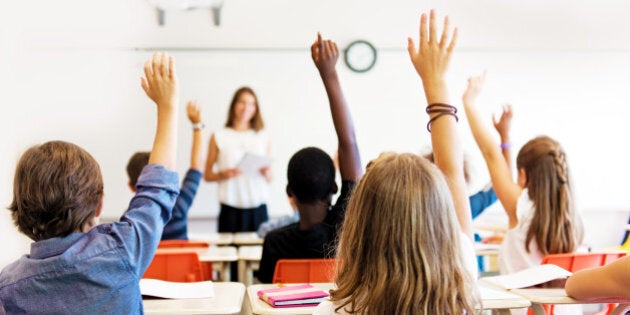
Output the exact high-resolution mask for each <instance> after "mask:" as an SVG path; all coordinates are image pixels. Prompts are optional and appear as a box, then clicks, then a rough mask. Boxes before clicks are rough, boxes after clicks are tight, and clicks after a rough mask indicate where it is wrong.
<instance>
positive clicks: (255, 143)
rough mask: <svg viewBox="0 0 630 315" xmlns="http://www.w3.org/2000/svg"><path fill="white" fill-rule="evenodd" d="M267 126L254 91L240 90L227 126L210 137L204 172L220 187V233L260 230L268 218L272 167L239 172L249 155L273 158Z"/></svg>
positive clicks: (229, 114)
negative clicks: (242, 161) (260, 226)
mask: <svg viewBox="0 0 630 315" xmlns="http://www.w3.org/2000/svg"><path fill="white" fill-rule="evenodd" d="M263 127H264V123H263V119H262V116H261V114H260V108H259V106H258V97H257V96H256V93H254V90H252V89H251V88H249V87H241V88H239V89H238V90H236V92H235V93H234V97H233V98H232V103H231V104H230V110H229V112H228V117H227V121H226V123H225V127H224V128H223V129H221V130H217V131H216V132H215V133H214V134H213V135H212V137H211V138H210V146H209V149H208V159H207V161H206V169H205V173H204V179H205V181H206V182H218V184H219V202H220V203H221V210H220V212H219V232H247V231H256V230H257V229H258V226H259V225H260V224H261V223H263V222H265V221H267V219H268V215H267V204H266V201H267V196H268V190H269V182H270V181H271V170H270V168H269V165H267V166H264V167H262V168H260V169H259V172H258V173H254V174H251V173H243V172H242V171H241V170H240V169H239V163H240V162H241V160H242V159H243V157H244V156H245V155H246V154H252V155H254V156H258V157H264V156H268V155H269V150H270V142H269V139H268V137H267V133H266V132H265V131H264V130H263ZM215 165H216V167H215Z"/></svg>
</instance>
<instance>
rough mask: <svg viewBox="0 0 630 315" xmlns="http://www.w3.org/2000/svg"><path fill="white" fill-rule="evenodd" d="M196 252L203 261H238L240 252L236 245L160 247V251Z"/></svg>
mask: <svg viewBox="0 0 630 315" xmlns="http://www.w3.org/2000/svg"><path fill="white" fill-rule="evenodd" d="M191 251H192V252H195V253H197V254H198V255H199V260H200V261H202V262H212V261H218V262H220V261H237V260H238V252H237V251H236V247H234V246H210V247H208V248H195V247H189V248H160V249H158V250H157V252H158V253H187V252H191Z"/></svg>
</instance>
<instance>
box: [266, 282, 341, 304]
mask: <svg viewBox="0 0 630 315" xmlns="http://www.w3.org/2000/svg"><path fill="white" fill-rule="evenodd" d="M328 295H329V294H328V292H326V291H324V290H320V289H317V288H315V287H313V286H312V285H310V284H301V285H292V286H284V287H278V288H273V289H266V290H260V291H258V297H259V298H260V299H261V300H263V301H265V302H267V304H269V305H271V306H273V307H296V306H316V305H318V304H319V303H321V302H322V301H323V300H324V298H325V297H327V296H328Z"/></svg>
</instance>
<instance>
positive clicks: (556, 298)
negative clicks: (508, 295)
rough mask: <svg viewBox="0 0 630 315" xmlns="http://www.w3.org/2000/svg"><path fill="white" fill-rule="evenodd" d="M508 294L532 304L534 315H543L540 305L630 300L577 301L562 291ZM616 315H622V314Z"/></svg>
mask: <svg viewBox="0 0 630 315" xmlns="http://www.w3.org/2000/svg"><path fill="white" fill-rule="evenodd" d="M510 292H512V293H515V294H518V295H520V296H522V297H524V298H526V299H528V300H529V301H531V302H532V309H533V310H534V314H535V315H545V314H546V313H545V310H544V309H543V307H542V305H541V304H602V303H629V302H630V299H612V300H608V299H604V300H594V301H579V300H575V299H573V298H571V297H568V296H567V293H566V291H565V290H564V289H514V290H510ZM626 306H627V305H623V304H620V305H619V306H618V307H617V308H616V309H615V311H614V312H613V314H617V312H620V311H621V310H622V309H625V308H626ZM618 314H623V313H622V312H620V313H618Z"/></svg>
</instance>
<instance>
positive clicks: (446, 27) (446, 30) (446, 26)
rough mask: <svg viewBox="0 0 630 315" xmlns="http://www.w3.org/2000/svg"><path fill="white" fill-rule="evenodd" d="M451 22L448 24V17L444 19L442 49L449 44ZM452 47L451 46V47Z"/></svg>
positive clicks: (441, 39)
mask: <svg viewBox="0 0 630 315" xmlns="http://www.w3.org/2000/svg"><path fill="white" fill-rule="evenodd" d="M449 28H450V25H449V22H448V16H445V17H444V27H443V28H442V38H440V43H439V45H440V48H444V46H445V45H446V43H447V42H448V33H449V31H450V30H449ZM449 46H450V45H449Z"/></svg>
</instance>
